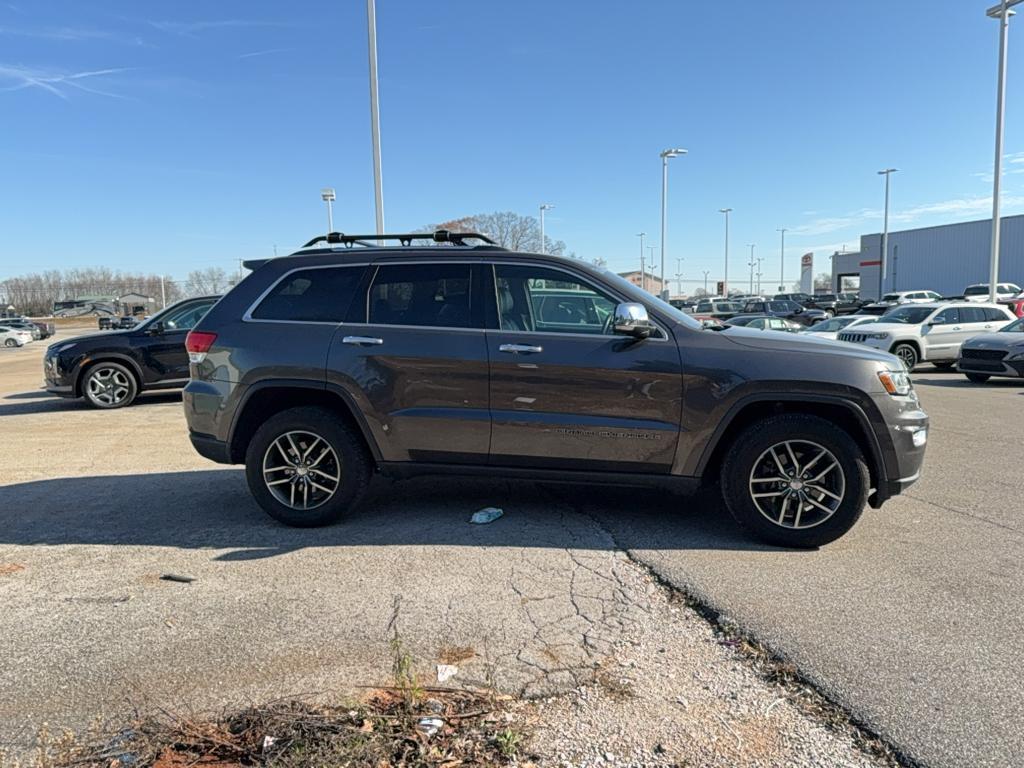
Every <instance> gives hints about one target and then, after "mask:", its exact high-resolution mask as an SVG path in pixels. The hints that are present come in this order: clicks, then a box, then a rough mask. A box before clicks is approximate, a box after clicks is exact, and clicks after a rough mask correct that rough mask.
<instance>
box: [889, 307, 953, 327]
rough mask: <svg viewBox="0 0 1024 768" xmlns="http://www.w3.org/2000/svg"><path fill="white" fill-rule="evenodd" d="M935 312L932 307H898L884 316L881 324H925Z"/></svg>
mask: <svg viewBox="0 0 1024 768" xmlns="http://www.w3.org/2000/svg"><path fill="white" fill-rule="evenodd" d="M933 311H934V310H933V309H932V308H931V307H907V306H903V307H898V308H896V309H891V310H889V311H888V312H886V313H885V314H884V315H882V319H881V320H879V322H880V323H906V324H908V325H917V324H919V323H923V322H924V321H925V320H926V319H927V318H928V315H930V314H931V313H932V312H933ZM947 311H948V310H947Z"/></svg>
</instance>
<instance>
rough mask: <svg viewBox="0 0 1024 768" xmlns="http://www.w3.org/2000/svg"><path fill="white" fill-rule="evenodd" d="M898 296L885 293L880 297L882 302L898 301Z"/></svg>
mask: <svg viewBox="0 0 1024 768" xmlns="http://www.w3.org/2000/svg"><path fill="white" fill-rule="evenodd" d="M899 300H900V295H899V294H898V293H887V294H885V296H883V297H882V301H899Z"/></svg>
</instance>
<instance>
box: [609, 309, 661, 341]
mask: <svg viewBox="0 0 1024 768" xmlns="http://www.w3.org/2000/svg"><path fill="white" fill-rule="evenodd" d="M612 330H613V331H615V333H618V334H621V335H623V336H632V337H633V338H635V339H646V338H647V337H648V336H650V335H651V331H652V330H653V326H652V325H651V319H650V317H648V315H647V307H645V306H644V305H643V304H634V303H632V302H629V303H625V304H617V305H616V306H615V316H614V317H613V318H612Z"/></svg>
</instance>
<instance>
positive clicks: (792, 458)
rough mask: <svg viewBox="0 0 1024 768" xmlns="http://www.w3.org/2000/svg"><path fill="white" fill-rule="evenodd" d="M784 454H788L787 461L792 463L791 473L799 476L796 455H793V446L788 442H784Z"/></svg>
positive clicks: (798, 464)
mask: <svg viewBox="0 0 1024 768" xmlns="http://www.w3.org/2000/svg"><path fill="white" fill-rule="evenodd" d="M786 453H788V454H789V460H790V461H792V462H793V473H794V474H797V475H799V474H800V462H799V461H797V460H796V454H795V453H793V445H792V444H791V443H790V442H789V441H787V442H786Z"/></svg>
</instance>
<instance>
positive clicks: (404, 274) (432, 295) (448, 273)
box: [369, 264, 474, 328]
mask: <svg viewBox="0 0 1024 768" xmlns="http://www.w3.org/2000/svg"><path fill="white" fill-rule="evenodd" d="M471 275H472V265H470V264H391V265H385V266H382V267H381V268H380V269H379V270H378V271H377V275H376V277H375V278H374V280H373V285H372V286H371V287H370V300H369V315H370V317H369V322H370V324H371V325H416V326H429V327H435V328H471V327H474V325H473V321H472V305H471V304H470V298H471V297H470V289H469V287H470V282H471V280H470V278H471Z"/></svg>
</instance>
